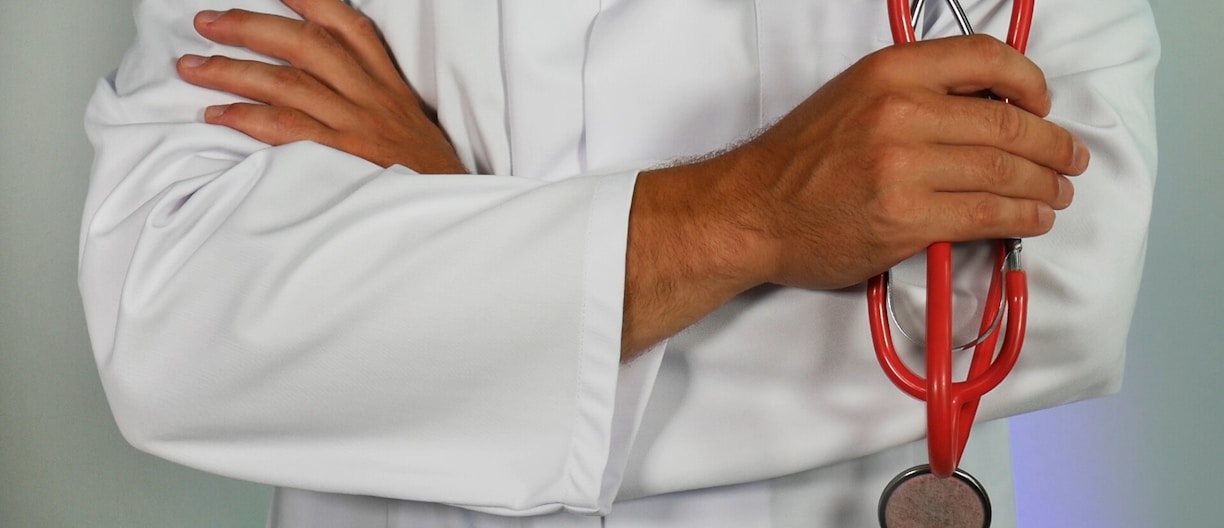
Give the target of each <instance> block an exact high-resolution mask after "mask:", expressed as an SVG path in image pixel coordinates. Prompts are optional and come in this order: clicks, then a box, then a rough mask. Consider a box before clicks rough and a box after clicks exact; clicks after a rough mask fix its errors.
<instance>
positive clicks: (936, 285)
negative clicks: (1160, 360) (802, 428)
mask: <svg viewBox="0 0 1224 528" xmlns="http://www.w3.org/2000/svg"><path fill="white" fill-rule="evenodd" d="M921 2H922V0H918V1H917V2H915V5H916V6H920V5H922V4H921ZM948 2H949V6H950V7H952V10H953V11H954V12H955V13H956V16H957V20H958V24H959V25H960V26H961V28H962V30H963V31H965V32H966V33H967V34H968V33H972V28H971V27H970V26H969V24H968V19H967V18H966V17H965V16H964V11H963V10H962V9H960V5H959V2H956V1H954V0H948ZM888 14H889V26H890V29H891V31H892V34H893V40H894V41H895V42H896V43H897V44H907V43H912V42H916V41H917V36H916V33H915V30H914V24H913V15H914V13H913V11H912V10H911V6H910V4H908V3H907V2H906V0H888ZM1032 15H1033V0H1013V4H1012V16H1011V25H1010V28H1009V31H1008V37H1007V41H1008V44H1009V45H1011V46H1012V47H1013V48H1015V49H1016V50H1018V51H1020V52H1021V53H1024V52H1025V51H1026V50H1027V48H1028V38H1029V34H1030V29H1031V25H1032ZM1019 250H1020V247H1019V241H999V243H998V244H997V250H996V256H995V266H996V268H995V269H997V270H1000V271H998V272H997V273H995V274H993V275H992V278H991V284H990V289H989V290H988V293H987V299H986V304H985V306H986V308H985V310H984V311H983V316H982V324H981V328H980V330H979V333H980V335H982V336H983V338H982V339H980V340H979V342H978V344H977V345H976V346H975V347H974V354H973V359H972V361H971V363H970V367H969V374H968V376H967V377H966V379H965V381H961V382H953V381H952V350H953V348H954V345H953V342H952V339H953V337H952V336H953V329H952V315H951V314H952V244H951V243H949V242H936V243H934V244H932V245H931V246H930V247H928V248H927V307H926V327H927V336H926V377H925V378H923V377H922V376H919V375H918V374H916V373H914V371H913V370H911V369H910V368H909V367H908V366H906V365H905V363H904V362H903V361H901V359H900V357H899V356H898V354H897V352H896V348H895V347H894V346H893V342H892V334H891V330H890V322H889V315H888V310H887V308H886V306H887V304H888V302H887V301H888V300H887V295H888V291H887V290H888V286H887V284H888V273H887V272H885V273H884V274H881V275H879V276H877V277H874V278H872V279H871V280H870V281H869V282H868V291H867V297H868V310H869V313H868V315H869V318H868V319H869V322H870V324H871V331H872V332H871V334H872V344H873V346H874V347H875V350H876V356H877V358H878V359H879V361H880V365H881V366H882V368H883V369H884V372H885V374H886V375H887V376H888V378H889V379H890V380H891V381H892V382H893V383H894V384H895V385H896V386H897V387H899V388H900V389H901V390H902V391H903V392H905V393H906V394H909V395H910V396H912V397H914V398H917V399H919V400H925V401H926V403H927V405H926V407H927V435H928V437H927V443H928V450H929V455H930V466H931V472H932V473H934V474H935V475H936V476H940V477H948V476H951V475H952V474H954V473H955V471H956V468H957V466H958V465H959V462H960V457H961V454H962V453H963V452H964V448H965V444H966V443H967V442H968V438H969V432H970V429H971V427H972V424H973V420H974V417H975V416H976V413H977V408H978V404H979V401H980V398H981V397H982V396H983V395H984V394H986V393H987V392H989V391H991V390H993V389H994V388H995V387H997V386H998V385H999V384H1000V383H1002V382H1003V380H1004V379H1005V378H1006V377H1007V375H1008V374H1009V373H1010V372H1011V370H1012V368H1013V367H1014V366H1015V364H1016V361H1017V360H1018V359H1019V356H1020V349H1021V348H1022V347H1023V344H1024V335H1025V331H1026V326H1027V314H1028V281H1027V278H1026V276H1025V274H1024V272H1023V271H1022V270H1021V269H1020V266H1019ZM1001 300H1005V303H1003V304H1004V305H1005V309H1006V311H1007V319H1006V324H1005V325H1004V328H1001V329H1000V328H994V321H995V319H996V317H997V316H998V315H999V310H1000V301H1001ZM1000 333H1001V334H1002V335H1003V344H1002V347H1000V348H998V350H999V352H998V355H997V357H996V354H995V350H996V346H997V345H998V340H999V336H1000Z"/></svg>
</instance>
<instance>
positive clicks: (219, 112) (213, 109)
mask: <svg viewBox="0 0 1224 528" xmlns="http://www.w3.org/2000/svg"><path fill="white" fill-rule="evenodd" d="M226 110H229V105H217V106H210V107H208V108H205V109H204V119H205V120H206V121H210V120H213V119H216V118H218V117H221V116H223V115H225V111H226Z"/></svg>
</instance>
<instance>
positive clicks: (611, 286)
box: [565, 170, 665, 514]
mask: <svg viewBox="0 0 1224 528" xmlns="http://www.w3.org/2000/svg"><path fill="white" fill-rule="evenodd" d="M637 174H638V171H636V170H631V171H624V172H615V173H610V174H605V175H602V176H596V177H597V178H599V179H600V181H599V183H598V184H597V185H596V188H595V191H594V196H593V198H592V200H591V215H590V221H589V224H588V227H587V240H588V241H590V242H591V243H589V244H588V245H587V246H586V254H585V269H586V273H585V275H584V277H583V281H584V284H583V287H584V290H585V291H586V299H585V300H584V302H583V306H582V312H583V314H582V318H583V325H582V332H583V335H582V341H581V343H582V346H581V355H582V357H581V360H580V364H579V372H578V376H579V389H578V423H577V424H576V425H577V426H576V427H575V430H574V441H573V444H572V445H573V447H572V449H571V452H570V456H569V461H568V467H569V470H568V472H567V476H568V478H569V486H568V488H569V492H568V495H569V496H568V497H567V498H566V499H565V503H566V505H567V509H569V510H570V511H572V512H574V513H583V514H605V513H607V511H608V510H609V509H610V508H611V504H612V501H613V500H614V499H615V497H616V493H617V491H618V489H619V487H620V482H621V479H622V476H623V473H624V468H625V464H626V461H627V460H628V454H629V450H630V448H631V447H632V439H633V437H634V435H635V434H636V432H637V428H638V424H640V423H641V417H642V413H643V412H644V410H645V407H646V401H647V400H648V399H649V397H650V391H651V388H652V387H653V385H654V379H655V375H656V373H657V372H658V368H659V364H660V363H661V361H660V358H661V356H662V349H663V348H664V347H665V344H659V345H657V346H655V347H654V349H652V350H651V351H649V352H647V353H646V354H643V355H642V356H640V357H639V358H638V359H636V360H634V361H633V362H631V363H629V364H627V365H622V364H621V362H620V349H621V329H622V322H623V314H624V292H625V257H626V252H627V240H628V223H629V222H628V220H629V207H630V204H631V203H632V200H633V190H634V185H635V184H636V181H637ZM609 241H614V242H609Z"/></svg>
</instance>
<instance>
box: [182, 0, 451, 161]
mask: <svg viewBox="0 0 1224 528" xmlns="http://www.w3.org/2000/svg"><path fill="white" fill-rule="evenodd" d="M283 2H284V3H285V5H287V6H289V8H290V9H292V10H294V11H295V12H297V13H298V14H299V15H301V16H302V18H303V19H304V20H294V19H290V18H285V17H280V16H275V15H268V14H261V13H252V12H249V11H242V10H231V11H225V12H216V11H203V12H201V13H199V14H198V15H197V16H196V18H195V28H196V31H198V32H199V33H200V35H202V36H204V37H205V38H207V39H209V40H212V41H214V42H218V43H221V44H227V45H233V46H240V47H244V48H247V49H250V50H252V51H255V52H258V53H262V54H265V55H268V56H271V57H275V58H277V59H281V60H283V61H285V62H287V63H288V65H287V66H282V65H274V64H267V63H263V62H258V61H247V60H235V59H231V58H228V57H222V56H214V57H200V56H195V55H186V56H184V57H182V58H181V59H179V62H178V71H179V75H180V76H182V78H183V79H184V80H186V81H187V82H190V83H192V84H196V85H199V86H203V87H206V88H212V89H216V90H222V91H225V92H229V93H232V94H235V95H238V96H242V97H246V98H249V99H253V100H256V101H260V102H262V103H265V104H262V105H261V104H250V103H234V104H230V105H224V106H213V107H209V108H207V109H206V110H205V112H204V119H205V121H206V122H208V123H212V124H217V125H223V126H227V127H230V128H233V129H235V130H239V131H241V132H243V133H245V134H247V135H249V136H251V137H253V138H255V139H258V140H260V141H263V142H265V143H268V144H271V145H283V144H286V143H291V142H294V141H301V140H311V141H315V142H318V143H321V144H324V145H328V146H330V147H333V148H336V149H338V150H342V151H344V152H348V153H350V154H353V155H355V156H359V157H361V158H364V159H366V160H369V161H371V162H374V163H377V164H379V165H381V166H383V167H387V166H390V165H394V164H400V165H404V166H406V167H410V168H412V169H415V170H417V171H419V172H422V173H464V172H467V171H466V169H465V168H464V167H463V164H462V163H460V161H459V159H458V157H457V156H456V155H455V150H454V148H453V147H452V146H451V144H450V143H449V142H448V141H447V139H446V137H445V135H444V134H443V132H442V130H441V129H440V128H439V127H438V126H437V125H436V124H435V123H434V122H433V121H432V120H431V119H430V117H429V116H428V115H427V110H426V109H425V108H424V107H423V106H422V104H421V101H420V99H419V98H417V96H416V94H415V93H414V92H413V91H412V89H411V88H410V87H409V86H408V84H407V83H406V82H404V80H403V79H402V78H401V77H400V74H399V72H398V70H397V69H396V67H395V64H394V62H393V61H392V60H391V56H390V54H389V52H388V51H387V49H386V46H385V45H384V43H383V41H382V39H381V37H380V35H379V33H378V29H377V28H376V27H375V26H374V24H373V22H371V21H370V19H368V18H366V17H365V16H364V15H362V14H361V13H359V12H357V11H356V10H354V9H352V8H350V7H349V6H347V5H345V4H344V3H343V2H340V1H339V0H283Z"/></svg>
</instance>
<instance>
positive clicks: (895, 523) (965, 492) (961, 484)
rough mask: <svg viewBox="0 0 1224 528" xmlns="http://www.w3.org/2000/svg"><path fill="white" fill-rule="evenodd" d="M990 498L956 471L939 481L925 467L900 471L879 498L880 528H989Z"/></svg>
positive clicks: (958, 470) (969, 476) (971, 480)
mask: <svg viewBox="0 0 1224 528" xmlns="http://www.w3.org/2000/svg"><path fill="white" fill-rule="evenodd" d="M989 526H990V497H989V496H988V495H987V494H986V488H984V487H982V484H981V483H980V482H978V481H977V479H975V478H973V476H972V475H970V474H968V473H966V472H965V471H963V470H960V469H957V470H956V472H955V473H953V474H952V476H950V477H946V478H941V477H938V476H935V474H934V473H932V472H931V467H930V466H929V465H926V464H923V465H921V466H914V467H912V468H910V469H907V470H905V471H902V472H901V474H900V475H897V477H896V478H894V479H893V480H892V482H889V483H888V486H886V487H885V488H884V494H883V495H881V496H880V527H881V528H935V527H938V528H989Z"/></svg>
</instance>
